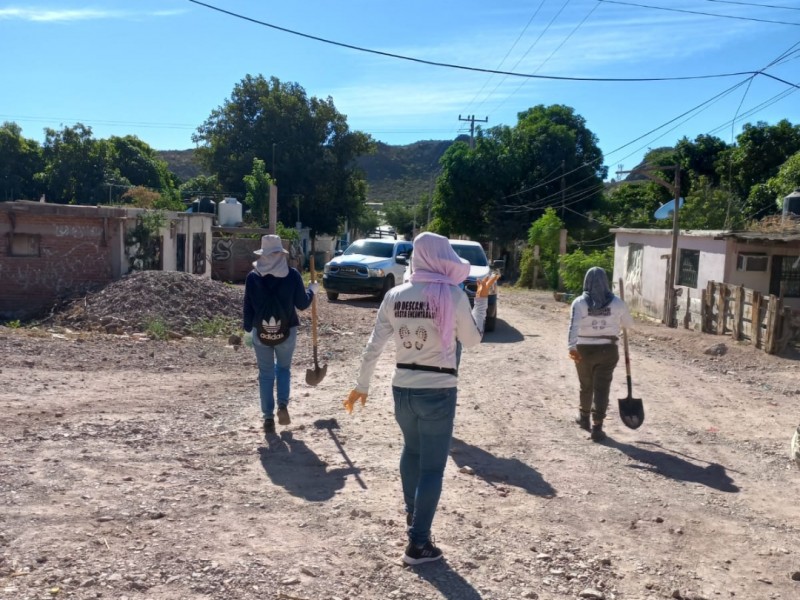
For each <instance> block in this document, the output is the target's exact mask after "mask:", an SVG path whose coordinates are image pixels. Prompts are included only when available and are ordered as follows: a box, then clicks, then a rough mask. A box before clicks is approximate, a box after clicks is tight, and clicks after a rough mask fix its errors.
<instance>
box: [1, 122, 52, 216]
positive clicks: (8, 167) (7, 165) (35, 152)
mask: <svg viewBox="0 0 800 600" xmlns="http://www.w3.org/2000/svg"><path fill="white" fill-rule="evenodd" d="M41 168H42V150H41V148H40V146H39V144H37V143H36V142H35V141H33V140H28V139H25V138H24V137H22V129H21V128H20V127H19V125H17V124H16V123H9V122H6V123H3V125H2V126H0V201H2V200H17V199H25V198H27V199H34V198H35V197H36V196H37V194H36V186H35V185H34V180H33V177H34V175H35V174H36V173H37V172H38V171H39V170H41Z"/></svg>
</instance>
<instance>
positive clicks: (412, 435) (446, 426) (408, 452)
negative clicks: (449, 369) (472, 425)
mask: <svg viewBox="0 0 800 600" xmlns="http://www.w3.org/2000/svg"><path fill="white" fill-rule="evenodd" d="M392 394H393V395H394V418H395V420H396V421H397V424H398V425H400V430H401V431H402V432H403V442H404V444H403V452H402V454H401V455H400V479H401V480H402V482H403V499H404V501H405V504H406V511H408V514H410V515H412V521H411V527H410V528H409V530H408V537H409V540H410V541H411V542H413V543H414V544H417V545H422V544H424V543H425V542H427V541H428V539H429V538H430V535H431V524H432V523H433V516H434V514H435V513H436V507H437V506H438V504H439V496H440V495H441V493H442V477H443V475H444V467H445V465H446V464H447V457H448V455H449V453H450V439H451V438H452V437H453V421H454V419H455V416H456V396H457V390H456V388H454V387H453V388H424V389H419V388H403V387H392Z"/></svg>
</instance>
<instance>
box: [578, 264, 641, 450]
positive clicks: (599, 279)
mask: <svg viewBox="0 0 800 600" xmlns="http://www.w3.org/2000/svg"><path fill="white" fill-rule="evenodd" d="M632 325H633V318H632V317H631V314H630V312H629V311H628V307H627V306H626V305H625V302H623V301H622V299H621V298H619V297H617V296H615V295H614V294H613V293H612V292H611V289H610V288H609V286H608V276H607V275H606V272H605V270H604V269H602V268H600V267H592V268H591V269H589V270H588V271H586V276H585V277H584V279H583V294H581V295H580V296H578V297H577V298H575V300H574V301H573V302H572V315H571V318H570V322H569V335H568V342H567V349H568V351H569V357H570V358H571V359H572V360H574V361H575V368H576V370H577V372H578V381H579V382H580V406H579V408H578V418H577V419H576V422H577V423H578V425H580V426H581V428H582V429H585V430H586V431H591V436H592V440H594V441H595V442H601V441H603V440H604V439H605V438H606V434H605V433H604V432H603V419H605V418H606V411H607V410H608V394H609V391H610V389H611V380H612V378H613V376H614V368H615V367H616V366H617V363H618V362H619V349H618V348H617V340H618V339H619V334H620V332H621V330H622V328H623V327H626V328H627V327H631V326H632ZM590 415H591V421H592V425H591V429H590V427H589V416H590Z"/></svg>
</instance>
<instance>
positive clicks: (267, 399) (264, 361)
mask: <svg viewBox="0 0 800 600" xmlns="http://www.w3.org/2000/svg"><path fill="white" fill-rule="evenodd" d="M289 331H290V333H289V337H288V338H287V339H286V341H285V342H283V343H282V344H278V345H277V346H265V345H264V344H262V343H261V342H260V341H258V336H257V335H254V336H253V350H255V352H256V362H257V363H258V391H259V393H260V395H261V412H262V413H264V418H265V419H271V418H272V415H273V414H274V413H275V391H274V388H275V380H276V379H277V382H278V404H284V405H285V404H289V383H290V379H291V375H292V355H293V354H294V348H295V346H296V345H297V327H292V328H291V329H290V330H289Z"/></svg>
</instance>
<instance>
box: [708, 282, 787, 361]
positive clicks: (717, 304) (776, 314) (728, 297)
mask: <svg viewBox="0 0 800 600" xmlns="http://www.w3.org/2000/svg"><path fill="white" fill-rule="evenodd" d="M701 305H702V315H701V322H702V324H703V327H702V330H703V331H704V332H705V333H714V334H716V335H730V336H731V338H732V339H734V340H736V341H743V342H749V343H751V344H753V345H754V346H755V347H756V348H760V349H762V350H764V352H766V353H768V354H777V353H779V352H781V351H782V350H783V349H784V348H785V347H786V344H788V343H789V341H790V339H791V337H792V336H787V335H785V333H786V332H785V331H784V327H783V325H784V323H786V324H787V327H788V326H789V324H790V323H791V316H792V312H791V311H790V310H789V309H785V308H784V307H783V301H782V300H781V298H779V297H778V296H775V295H773V294H769V295H767V296H765V295H763V294H761V292H757V291H755V290H751V289H748V288H745V287H742V286H740V285H730V284H727V283H720V282H717V281H709V282H708V285H707V286H706V289H705V290H703V292H702V300H701Z"/></svg>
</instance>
